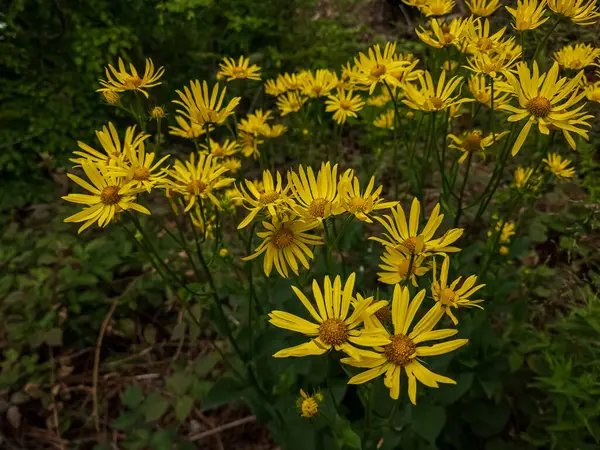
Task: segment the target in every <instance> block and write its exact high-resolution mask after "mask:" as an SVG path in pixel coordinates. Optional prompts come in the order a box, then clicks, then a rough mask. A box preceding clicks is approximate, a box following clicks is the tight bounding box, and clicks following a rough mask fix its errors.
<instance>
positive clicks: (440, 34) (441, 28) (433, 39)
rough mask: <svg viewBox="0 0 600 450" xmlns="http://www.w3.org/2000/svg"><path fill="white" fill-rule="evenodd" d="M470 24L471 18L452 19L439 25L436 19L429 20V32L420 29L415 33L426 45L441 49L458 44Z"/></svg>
mask: <svg viewBox="0 0 600 450" xmlns="http://www.w3.org/2000/svg"><path fill="white" fill-rule="evenodd" d="M471 22H472V19H471V18H468V19H452V21H450V23H449V24H443V23H442V24H440V22H438V20H437V19H431V22H430V23H429V25H430V27H431V30H427V29H425V28H423V27H420V29H415V33H417V36H418V37H419V39H421V40H422V41H423V42H425V43H426V44H427V45H429V46H431V47H435V48H443V47H448V46H450V45H454V44H457V43H458V42H460V40H461V38H462V36H463V34H464V33H465V31H466V30H467V26H468V25H469V24H470V23H471Z"/></svg>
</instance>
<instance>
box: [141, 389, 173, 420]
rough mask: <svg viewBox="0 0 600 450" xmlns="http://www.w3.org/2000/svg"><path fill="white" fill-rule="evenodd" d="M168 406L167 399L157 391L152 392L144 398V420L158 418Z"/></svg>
mask: <svg viewBox="0 0 600 450" xmlns="http://www.w3.org/2000/svg"><path fill="white" fill-rule="evenodd" d="M168 408H169V401H168V400H167V399H166V398H164V397H163V396H162V395H160V394H159V393H157V392H152V393H151V394H150V395H149V396H148V397H146V400H144V407H143V409H144V414H145V417H146V422H153V421H155V420H158V419H160V418H161V417H162V416H163V414H164V413H166V412H167V409H168Z"/></svg>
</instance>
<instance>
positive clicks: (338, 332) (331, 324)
mask: <svg viewBox="0 0 600 450" xmlns="http://www.w3.org/2000/svg"><path fill="white" fill-rule="evenodd" d="M319 337H320V338H321V340H322V341H323V342H325V343H326V344H328V345H342V344H343V343H344V342H346V341H347V340H348V330H347V327H346V324H345V323H344V322H342V321H341V320H340V319H335V318H331V319H327V320H326V321H324V322H323V323H322V324H321V326H320V327H319Z"/></svg>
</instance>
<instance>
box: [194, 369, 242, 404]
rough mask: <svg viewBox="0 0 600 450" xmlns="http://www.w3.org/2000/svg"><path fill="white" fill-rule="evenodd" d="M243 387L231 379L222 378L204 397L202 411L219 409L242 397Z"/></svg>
mask: <svg viewBox="0 0 600 450" xmlns="http://www.w3.org/2000/svg"><path fill="white" fill-rule="evenodd" d="M242 392H243V386H242V385H240V383H239V382H237V381H236V380H234V379H233V378H231V377H221V378H219V379H218V380H217V382H216V383H215V384H214V386H213V387H212V389H211V390H210V391H209V392H208V394H207V395H206V396H205V397H204V400H203V402H202V410H203V411H207V410H209V409H213V408H217V407H219V406H221V405H224V404H226V403H229V402H231V401H233V400H237V399H239V398H241V397H242Z"/></svg>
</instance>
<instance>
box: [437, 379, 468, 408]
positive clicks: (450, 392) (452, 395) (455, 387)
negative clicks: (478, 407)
mask: <svg viewBox="0 0 600 450" xmlns="http://www.w3.org/2000/svg"><path fill="white" fill-rule="evenodd" d="M453 378H454V380H455V381H456V384H444V385H442V386H440V388H439V390H438V391H437V392H434V395H435V399H436V400H437V401H439V402H440V403H441V404H442V405H450V404H452V403H454V402H456V401H457V400H458V399H460V398H461V397H462V396H463V395H465V394H466V393H467V392H468V391H469V389H470V388H471V385H472V384H473V378H474V376H473V373H472V372H463V373H461V374H460V375H458V376H457V377H453Z"/></svg>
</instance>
